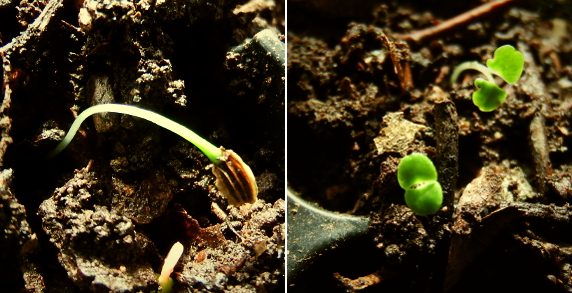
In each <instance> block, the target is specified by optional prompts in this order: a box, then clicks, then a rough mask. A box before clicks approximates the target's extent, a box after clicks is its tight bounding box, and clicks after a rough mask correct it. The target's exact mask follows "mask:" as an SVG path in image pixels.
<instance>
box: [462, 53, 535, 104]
mask: <svg viewBox="0 0 572 293" xmlns="http://www.w3.org/2000/svg"><path fill="white" fill-rule="evenodd" d="M523 67H524V57H523V56H522V53H520V52H519V51H518V50H516V49H515V48H514V47H513V46H511V45H505V46H502V47H499V48H498V49H496V50H495V53H494V57H493V59H489V60H487V66H484V65H483V64H481V63H479V62H476V61H468V62H464V63H461V64H459V66H457V68H455V70H454V71H453V75H452V76H451V83H454V82H455V81H456V80H457V78H458V77H459V74H461V72H462V71H464V70H467V69H473V70H477V71H479V72H480V73H482V74H483V75H484V76H485V77H486V78H487V79H486V80H485V79H482V78H477V79H476V80H475V85H476V86H477V87H478V88H479V90H477V91H475V92H474V93H473V103H474V104H475V105H476V106H477V107H479V109H480V110H481V111H483V112H490V111H493V110H495V109H496V108H498V107H499V106H500V105H501V104H502V103H503V102H504V100H505V99H506V92H505V91H504V90H503V89H501V88H500V87H499V86H498V85H496V83H495V80H494V78H493V74H494V75H498V76H500V77H501V78H502V79H503V80H504V81H506V82H508V83H510V84H514V83H515V82H517V81H518V79H519V78H520V76H521V75H522V69H523Z"/></svg>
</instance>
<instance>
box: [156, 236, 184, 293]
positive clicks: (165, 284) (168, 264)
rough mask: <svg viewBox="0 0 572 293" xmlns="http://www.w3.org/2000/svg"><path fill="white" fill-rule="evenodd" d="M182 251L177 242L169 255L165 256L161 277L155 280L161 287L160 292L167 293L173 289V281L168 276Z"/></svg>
mask: <svg viewBox="0 0 572 293" xmlns="http://www.w3.org/2000/svg"><path fill="white" fill-rule="evenodd" d="M183 250H184V247H183V244H181V242H177V243H175V244H173V247H171V250H170V251H169V254H167V257H166V258H165V263H164V264H163V269H161V275H160V276H159V278H158V279H157V282H158V283H159V285H160V286H161V292H163V293H169V292H171V290H172V288H173V279H172V278H171V277H170V276H171V273H172V272H173V269H174V268H175V265H176V264H177V262H178V261H179V258H181V255H182V254H183Z"/></svg>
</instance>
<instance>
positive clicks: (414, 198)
mask: <svg viewBox="0 0 572 293" xmlns="http://www.w3.org/2000/svg"><path fill="white" fill-rule="evenodd" d="M397 181H398V182H399V186H401V188H403V189H405V203H406V204H407V206H408V207H409V208H410V209H411V210H412V211H413V212H414V213H416V214H418V215H420V216H424V215H428V214H434V213H436V212H437V211H439V209H440V208H441V204H442V203H443V190H442V189H441V184H439V182H437V170H436V169H435V166H434V165H433V162H431V160H429V158H427V156H425V155H423V154H420V153H413V154H411V155H408V156H405V157H404V158H403V159H401V162H399V166H398V167H397Z"/></svg>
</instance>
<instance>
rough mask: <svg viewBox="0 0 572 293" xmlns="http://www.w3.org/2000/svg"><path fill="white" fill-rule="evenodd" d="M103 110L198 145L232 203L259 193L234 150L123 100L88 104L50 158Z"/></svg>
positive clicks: (251, 199) (247, 200)
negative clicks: (151, 125)
mask: <svg viewBox="0 0 572 293" xmlns="http://www.w3.org/2000/svg"><path fill="white" fill-rule="evenodd" d="M104 112H112V113H119V114H127V115H131V116H135V117H139V118H142V119H145V120H148V121H151V122H153V123H155V124H157V125H159V126H161V127H164V128H166V129H168V130H170V131H172V132H174V133H176V134H178V135H180V136H181V137H183V138H184V139H186V140H187V141H189V142H190V143H192V144H194V145H195V146H197V147H198V148H199V149H200V150H201V151H202V152H203V153H204V154H205V155H206V156H207V157H208V158H209V159H210V160H211V161H212V162H213V163H214V167H213V173H214V175H215V176H216V177H217V180H216V182H215V185H216V186H217V188H218V190H219V191H220V192H221V193H222V194H223V195H224V196H225V197H226V198H227V199H228V201H229V203H230V204H233V205H235V206H240V205H242V204H243V203H254V202H255V201H256V198H257V197H258V186H257V185H256V180H255V178H254V174H253V173H252V170H251V169H250V167H249V166H248V165H247V164H245V163H244V162H243V161H242V159H241V158H240V157H239V156H238V155H237V154H236V153H235V152H233V151H232V150H227V149H225V148H223V147H220V148H217V147H216V146H214V145H213V144H211V143H210V142H208V141H207V140H205V139H203V138H202V137H200V136H198V135H197V134H196V133H194V132H193V131H192V130H190V129H188V128H186V127H184V126H183V125H181V124H179V123H176V122H174V121H172V120H170V119H168V118H166V117H163V116H161V115H159V114H157V113H155V112H152V111H149V110H145V109H141V108H138V107H135V106H130V105H122V104H101V105H95V106H92V107H90V108H87V109H86V110H85V111H83V112H82V113H81V114H80V115H79V116H77V118H76V120H75V121H74V122H73V124H72V126H71V127H70V130H69V131H68V133H67V135H66V136H65V137H64V139H63V140H62V141H61V142H60V144H58V145H57V146H56V148H55V149H54V150H52V151H51V152H49V153H48V154H47V156H46V158H47V159H50V158H53V157H55V156H56V155H57V154H59V153H60V152H61V151H63V150H64V149H65V148H66V147H67V146H68V144H69V143H70V142H71V140H72V139H73V137H74V136H75V134H76V132H77V130H78V129H79V126H80V125H81V123H82V122H83V121H84V120H85V119H87V117H89V116H91V115H93V114H97V113H104Z"/></svg>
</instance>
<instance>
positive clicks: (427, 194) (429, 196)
mask: <svg viewBox="0 0 572 293" xmlns="http://www.w3.org/2000/svg"><path fill="white" fill-rule="evenodd" d="M405 203H406V204H407V206H408V207H409V208H410V209H411V210H412V211H413V212H414V213H416V214H418V215H420V216H425V215H428V214H434V213H436V212H438V211H439V209H440V208H441V204H443V189H442V188H441V184H439V182H437V181H432V182H426V183H425V184H422V185H420V186H417V188H411V189H407V190H406V191H405Z"/></svg>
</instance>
